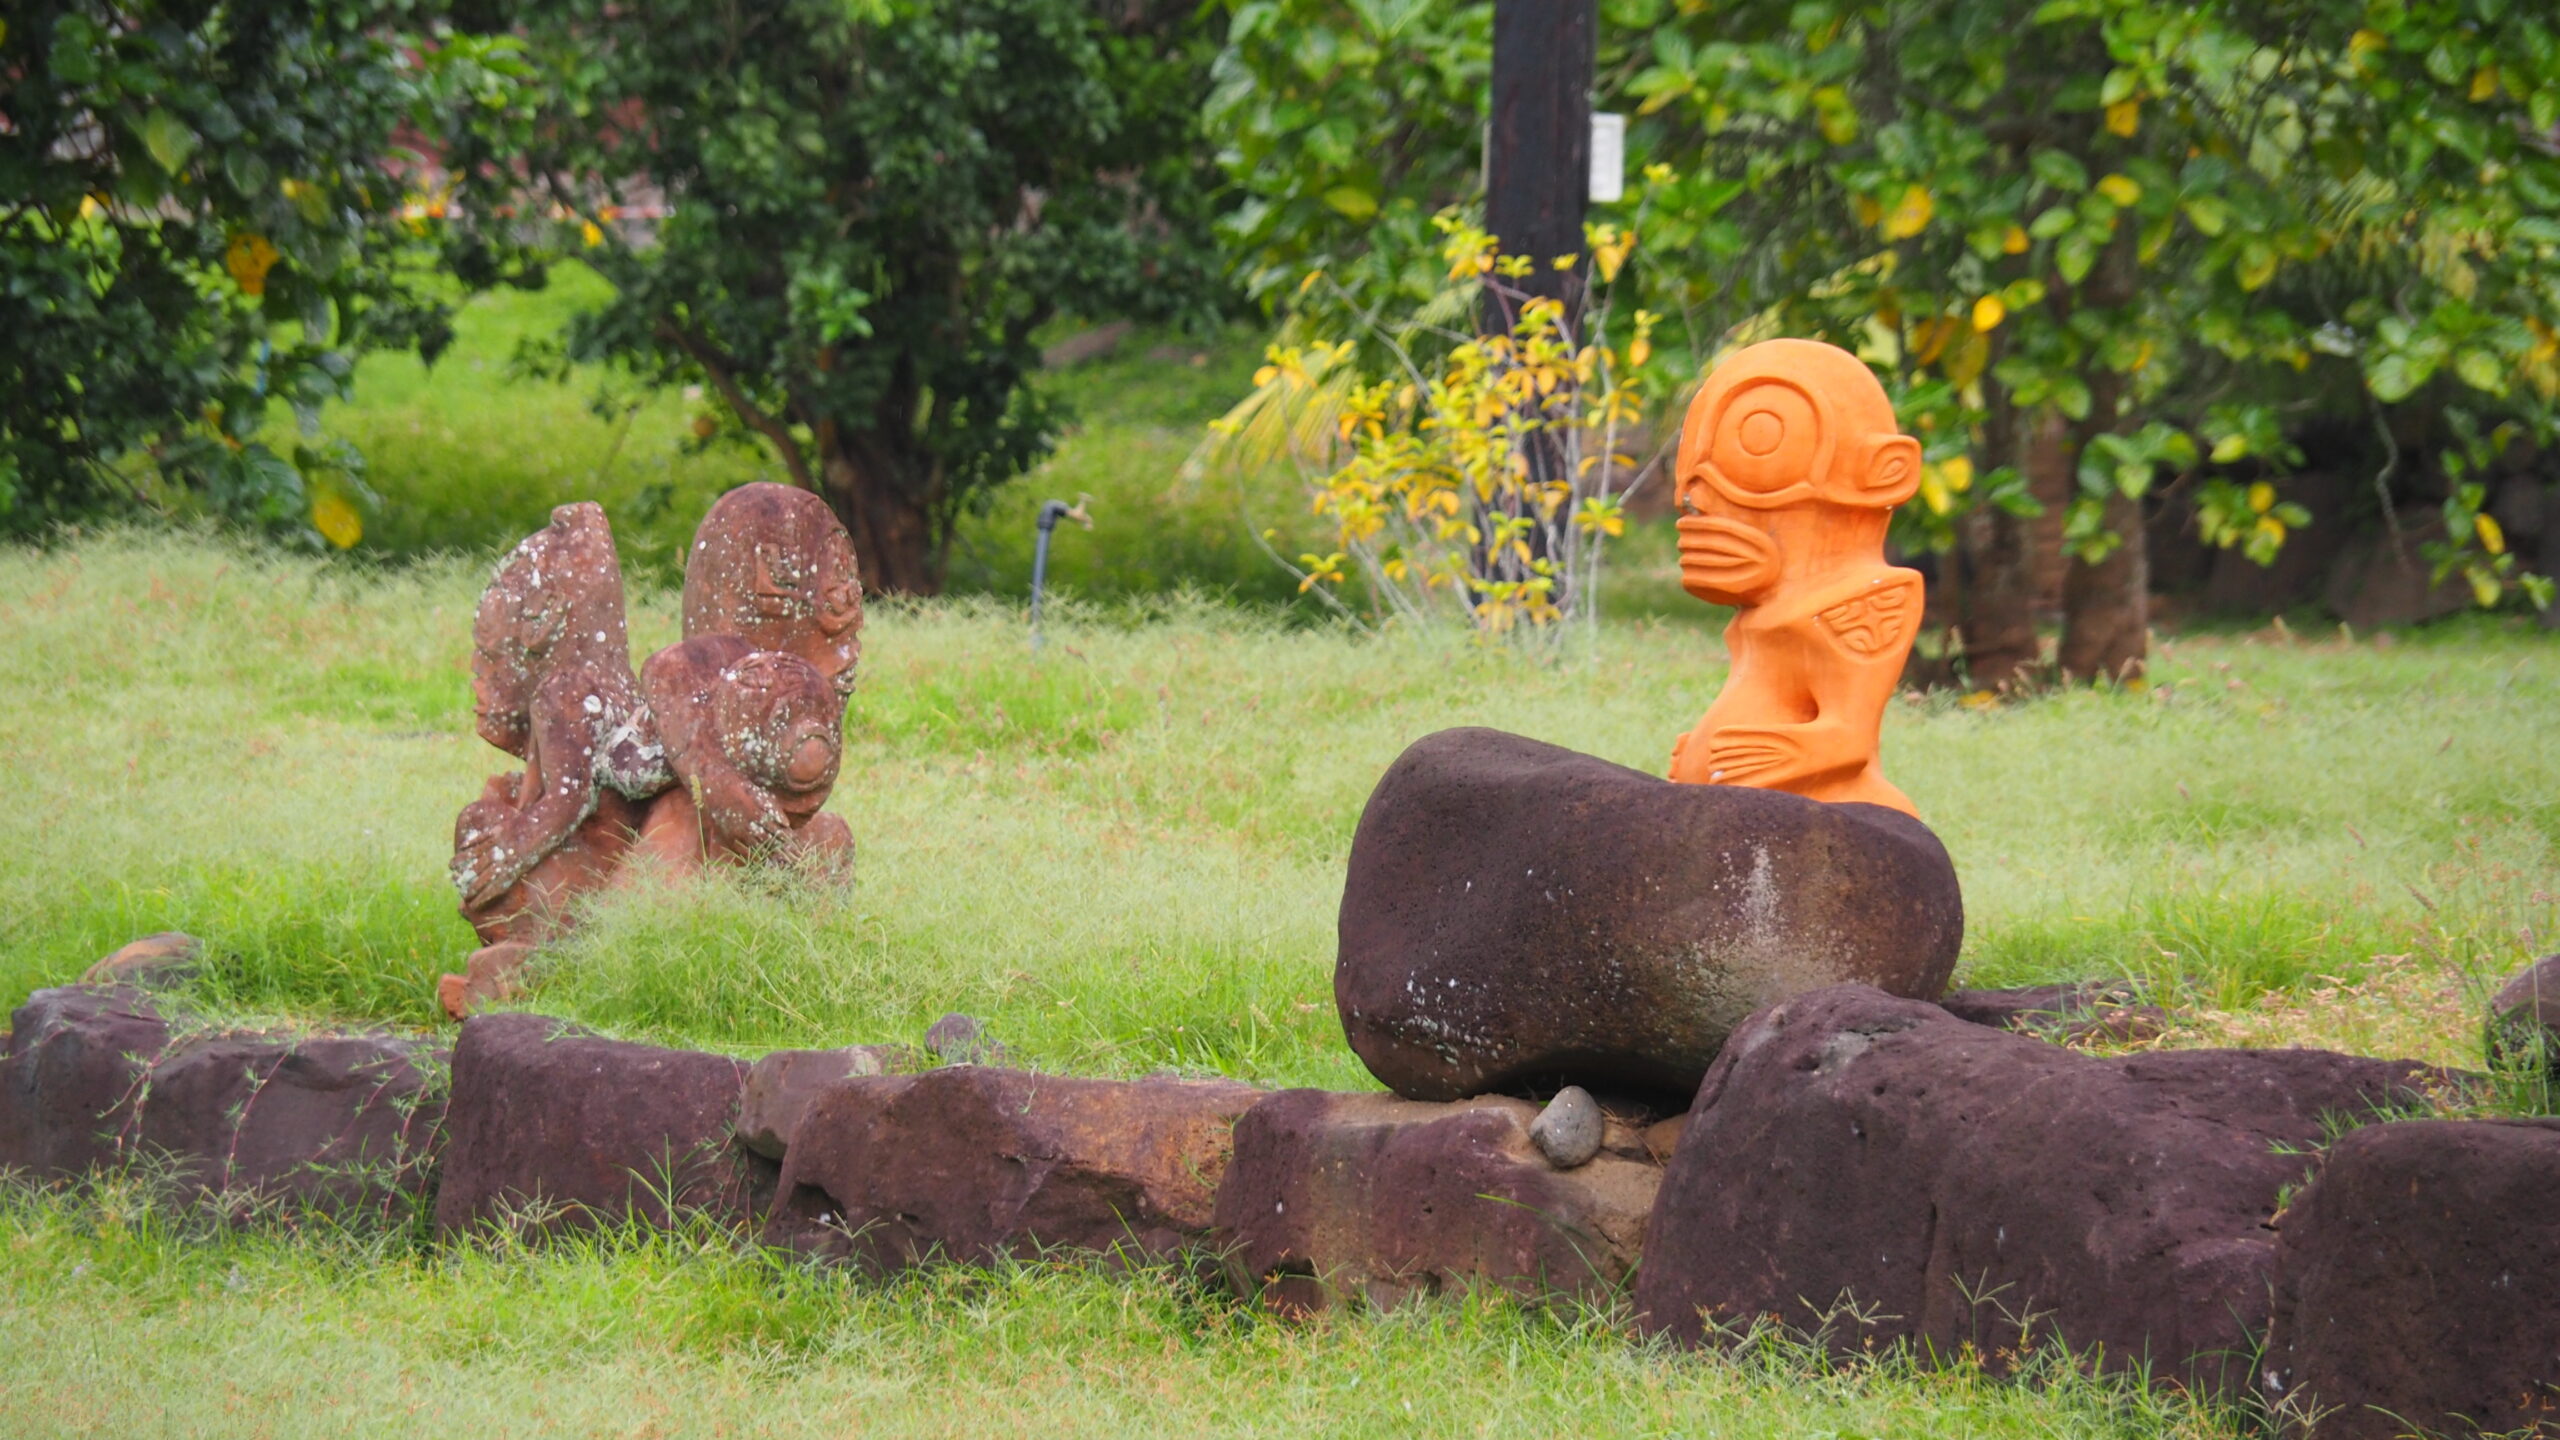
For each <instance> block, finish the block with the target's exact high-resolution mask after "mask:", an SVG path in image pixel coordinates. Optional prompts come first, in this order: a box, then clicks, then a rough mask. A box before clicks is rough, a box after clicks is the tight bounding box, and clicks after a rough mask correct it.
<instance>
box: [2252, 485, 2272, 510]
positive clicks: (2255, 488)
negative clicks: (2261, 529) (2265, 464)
mask: <svg viewBox="0 0 2560 1440" xmlns="http://www.w3.org/2000/svg"><path fill="white" fill-rule="evenodd" d="M2249 508H2250V509H2252V510H2255V511H2257V512H2258V513H2259V514H2261V515H2264V514H2266V513H2267V512H2268V511H2270V510H2273V509H2274V508H2276V487H2274V486H2273V485H2270V484H2268V483H2267V482H2266V481H2264V480H2261V481H2259V482H2257V483H2256V484H2254V485H2252V486H2250V487H2249Z"/></svg>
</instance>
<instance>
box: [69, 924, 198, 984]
mask: <svg viewBox="0 0 2560 1440" xmlns="http://www.w3.org/2000/svg"><path fill="white" fill-rule="evenodd" d="M203 954H204V942H203V941H201V940H198V939H197V938H196V937H194V936H193V935H190V934H188V933H187V932H185V931H184V930H163V931H161V932H160V933H159V934H157V935H145V936H143V937H142V938H141V939H139V940H134V941H130V942H128V943H126V944H124V945H121V946H119V947H117V948H116V949H115V950H114V951H113V952H112V953H110V954H108V955H106V956H104V957H103V958H101V959H100V960H99V961H98V962H97V963H96V964H94V965H92V966H90V967H89V968H88V970H87V971H85V972H83V973H82V975H81V976H80V983H81V984H83V985H127V984H131V985H153V984H158V983H160V982H163V981H168V980H174V979H177V978H178V977H179V976H182V975H185V974H186V973H187V972H189V971H191V970H193V969H195V967H196V961H197V960H198V959H199V958H201V957H202V956H203Z"/></svg>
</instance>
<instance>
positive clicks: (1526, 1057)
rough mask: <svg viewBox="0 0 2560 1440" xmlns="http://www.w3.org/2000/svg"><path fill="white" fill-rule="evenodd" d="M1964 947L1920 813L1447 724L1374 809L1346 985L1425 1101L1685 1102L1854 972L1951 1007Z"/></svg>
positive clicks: (1400, 771) (1362, 857) (1368, 1058)
mask: <svg viewBox="0 0 2560 1440" xmlns="http://www.w3.org/2000/svg"><path fill="white" fill-rule="evenodd" d="M1963 935H1964V904H1963V897H1962V895H1961V894H1960V893H1959V891H1958V889H1957V885H1956V874H1955V867H1954V865H1953V864H1952V863H1950V862H1949V860H1948V859H1947V852H1946V849H1945V847H1943V846H1941V845H1940V844H1939V843H1938V839H1937V837H1936V836H1934V835H1932V834H1931V833H1930V832H1929V830H1928V828H1927V827H1926V826H1924V825H1922V824H1921V823H1920V822H1919V821H1917V820H1914V819H1912V818H1911V817H1910V816H1908V815H1905V814H1903V813H1901V812H1900V811H1897V810H1889V809H1886V808H1884V807H1883V806H1879V805H1862V804H1839V805H1833V804H1825V803H1823V802H1821V801H1818V800H1808V799H1806V798H1804V797H1803V796H1801V795H1792V794H1788V793H1785V792H1783V791H1778V790H1765V789H1754V788H1748V787H1744V786H1737V785H1680V784H1674V783H1672V782H1670V781H1666V780H1663V779H1661V778H1659V777H1656V776H1652V775H1647V774H1645V773H1643V772H1642V771H1638V770H1630V769H1628V768H1627V767H1625V766H1623V765H1613V764H1610V763H1609V762H1608V761H1605V760H1599V759H1595V758H1593V757H1592V756H1589V755H1582V754H1577V753H1575V752H1574V751H1571V750H1566V749H1563V748H1561V747H1559V746H1554V745H1548V744H1545V743H1543V742H1540V741H1536V740H1530V739H1526V738H1523V737H1521V736H1518V735H1506V734H1504V733H1502V732H1501V731H1498V730H1478V729H1464V730H1444V731H1441V732H1440V733H1438V734H1436V735H1429V736H1425V737H1424V738H1422V739H1421V740H1418V741H1415V742H1414V743H1413V745H1412V746H1411V747H1410V748H1408V749H1407V750H1406V751H1405V752H1404V754H1403V755H1401V756H1399V757H1398V758H1397V760H1396V763H1395V764H1394V765H1393V766H1391V767H1389V769H1388V771H1387V773H1386V775H1385V777H1384V778H1382V779H1381V780H1380V781H1379V782H1378V788H1377V790H1376V791H1375V793H1373V794H1372V795H1371V796H1370V797H1369V804H1368V808H1367V809H1365V810H1364V811H1363V812H1362V813H1361V816H1360V828H1359V830H1358V832H1357V833H1356V834H1355V835H1354V836H1353V837H1352V841H1351V860H1350V866H1349V873H1348V875H1347V877H1346V879H1345V882H1344V885H1343V892H1342V916H1341V950H1340V955H1339V958H1338V960H1337V961H1336V963H1335V967H1334V978H1333V993H1334V1000H1335V1003H1336V1005H1337V1006H1338V1007H1339V1009H1340V1010H1341V1012H1342V1027H1343V1032H1344V1034H1345V1035H1346V1036H1347V1037H1348V1038H1349V1040H1350V1042H1351V1048H1352V1049H1353V1050H1354V1051H1356V1052H1358V1054H1359V1056H1360V1058H1361V1060H1362V1061H1363V1062H1364V1063H1366V1064H1367V1065H1368V1067H1369V1070H1370V1072H1371V1073H1372V1074H1374V1075H1376V1076H1377V1077H1378V1078H1379V1079H1380V1080H1382V1081H1384V1082H1386V1084H1387V1086H1388V1087H1389V1088H1390V1089H1393V1090H1394V1091H1396V1093H1398V1094H1400V1095H1404V1096H1408V1097H1410V1098H1412V1099H1416V1100H1455V1099H1460V1098H1462V1097H1465V1096H1468V1095H1476V1094H1482V1093H1484V1092H1487V1091H1501V1092H1504V1093H1510V1094H1529V1093H1545V1092H1551V1091H1552V1090H1554V1089H1555V1088H1558V1087H1560V1086H1562V1085H1564V1084H1567V1083H1572V1084H1579V1085H1583V1086H1586V1087H1588V1088H1589V1089H1591V1090H1592V1091H1594V1092H1595V1093H1599V1094H1608V1093H1611V1092H1612V1091H1620V1090H1628V1089H1641V1090H1653V1091H1658V1092H1662V1093H1664V1094H1668V1095H1674V1096H1677V1097H1680V1098H1682V1099H1685V1098H1686V1097H1687V1096H1688V1095H1689V1094H1690V1093H1691V1092H1693V1091H1694V1090H1696V1089H1697V1085H1698V1079H1699V1077H1700V1076H1702V1075H1704V1074H1705V1073H1706V1069H1707V1065H1708V1063H1709V1062H1710V1061H1712V1060H1714V1059H1715V1056H1716V1051H1717V1049H1718V1047H1720V1046H1722V1045H1723V1044H1724V1038H1725V1035H1726V1034H1727V1032H1729V1031H1730V1030H1731V1029H1732V1028H1733V1027H1734V1026H1735V1025H1736V1024H1738V1023H1740V1022H1741V1020H1742V1018H1743V1017H1744V1016H1746V1015H1748V1014H1750V1013H1751V1012H1752V1011H1753V1010H1755V1009H1757V1008H1759V1007H1760V1006H1762V1005H1766V1004H1768V1003H1769V1002H1771V1001H1773V1000H1776V999H1778V998H1780V997H1782V996H1785V995H1789V994H1793V993H1796V992H1798V991H1803V990H1811V989H1818V988H1820V987H1822V986H1825V985H1834V984H1839V983H1842V982H1846V981H1862V982H1865V983H1868V984H1873V985H1878V986H1881V987H1883V988H1885V989H1888V990H1891V991H1894V992H1895V993H1897V994H1906V995H1913V996H1918V997H1920V998H1923V999H1929V998H1934V997H1935V996H1936V995H1937V994H1938V993H1939V991H1940V990H1941V989H1943V988H1944V987H1945V985H1946V981H1947V974H1948V972H1949V971H1950V970H1952V969H1953V968H1954V966H1955V959H1956V951H1957V947H1958V945H1959V944H1960V943H1961V941H1962V939H1963Z"/></svg>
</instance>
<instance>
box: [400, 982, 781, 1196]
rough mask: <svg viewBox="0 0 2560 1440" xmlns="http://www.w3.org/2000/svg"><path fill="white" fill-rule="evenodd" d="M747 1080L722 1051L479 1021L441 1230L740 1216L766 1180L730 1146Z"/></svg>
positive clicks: (454, 1125)
mask: <svg viewBox="0 0 2560 1440" xmlns="http://www.w3.org/2000/svg"><path fill="white" fill-rule="evenodd" d="M746 1078H747V1066H746V1064H745V1062H743V1061H740V1060H735V1059H732V1058H730V1057H729V1056H726V1055H706V1054H702V1053H700V1052H698V1051H692V1050H664V1049H660V1048H658V1047H657V1046H654V1045H637V1044H633V1043H630V1042H628V1041H623V1040H608V1039H605V1038H603V1037H601V1036H597V1035H593V1034H588V1033H584V1032H581V1031H580V1030H578V1029H577V1028H576V1027H574V1026H571V1025H568V1024H566V1023H564V1022H562V1021H559V1020H555V1019H553V1018H551V1017H550V1016H547V1015H475V1016H473V1017H472V1018H470V1019H468V1020H465V1021H464V1022H462V1038H461V1040H460V1042H459V1043H458V1044H456V1045H455V1046H454V1051H453V1101H452V1105H451V1107H450V1109H449V1110H448V1112H447V1117H446V1125H447V1128H448V1130H449V1133H450V1139H449V1140H448V1142H447V1145H446V1149H445V1159H444V1176H443V1180H442V1182H441V1183H440V1184H439V1185H438V1186H437V1189H436V1213H435V1221H436V1226H437V1228H438V1229H440V1230H446V1231H454V1230H463V1229H470V1228H473V1227H477V1226H482V1225H486V1224H490V1223H493V1222H495V1223H517V1222H519V1221H525V1222H532V1223H536V1224H538V1225H539V1226H541V1227H542V1228H551V1227H555V1226H564V1225H565V1226H583V1225H592V1224H612V1223H615V1222H618V1221H620V1220H622V1219H624V1218H626V1217H637V1218H639V1219H641V1220H643V1221H646V1222H647V1223H650V1224H653V1225H665V1224H669V1223H671V1222H673V1221H676V1220H678V1219H680V1218H682V1217H685V1216H690V1215H708V1216H710V1217H712V1218H714V1219H715V1220H718V1221H721V1222H723V1223H727V1224H732V1225H744V1224H747V1223H749V1222H750V1221H751V1220H752V1218H753V1216H754V1214H755V1212H756V1210H757V1209H758V1208H759V1205H760V1202H761V1200H762V1199H763V1198H764V1187H763V1186H761V1185H760V1184H759V1176H758V1172H757V1171H756V1169H755V1168H754V1166H753V1165H752V1164H750V1162H749V1161H748V1159H747V1156H746V1154H745V1152H744V1151H742V1150H740V1149H738V1148H737V1147H736V1146H735V1145H733V1144H732V1143H731V1127H732V1126H733V1125H734V1124H735V1122H736V1120H737V1116H738V1099H739V1095H740V1093H741V1092H742V1091H743V1090H744V1089H745V1088H746ZM764 1174H765V1175H766V1176H768V1177H769V1175H770V1171H769V1170H768V1171H766V1172H764Z"/></svg>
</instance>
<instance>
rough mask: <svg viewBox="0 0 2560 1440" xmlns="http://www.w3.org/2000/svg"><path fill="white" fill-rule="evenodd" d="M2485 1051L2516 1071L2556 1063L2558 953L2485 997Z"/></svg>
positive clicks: (2559, 1041)
mask: <svg viewBox="0 0 2560 1440" xmlns="http://www.w3.org/2000/svg"><path fill="white" fill-rule="evenodd" d="M2489 1053H2490V1055H2492V1056H2493V1057H2495V1058H2496V1059H2497V1060H2498V1061H2499V1062H2500V1063H2501V1064H2504V1065H2507V1066H2510V1067H2512V1068H2515V1069H2519V1070H2542V1071H2549V1070H2552V1069H2553V1068H2554V1067H2555V1066H2560V955H2545V956H2543V957H2542V958H2541V959H2539V960H2536V961H2534V962H2533V963H2532V964H2530V965H2527V966H2526V967H2524V968H2523V969H2522V970H2519V971H2517V972H2516V973H2515V974H2514V975H2512V976H2510V977H2508V980H2507V983H2506V984H2504V985H2501V986H2499V987H2498V993H2497V994H2495V995H2493V996H2491V997H2489Z"/></svg>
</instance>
